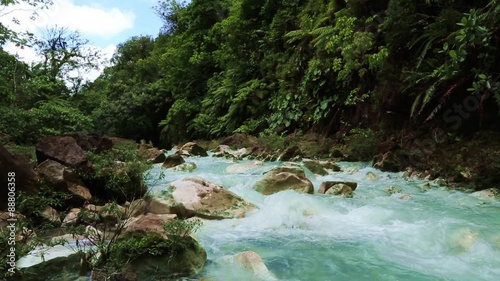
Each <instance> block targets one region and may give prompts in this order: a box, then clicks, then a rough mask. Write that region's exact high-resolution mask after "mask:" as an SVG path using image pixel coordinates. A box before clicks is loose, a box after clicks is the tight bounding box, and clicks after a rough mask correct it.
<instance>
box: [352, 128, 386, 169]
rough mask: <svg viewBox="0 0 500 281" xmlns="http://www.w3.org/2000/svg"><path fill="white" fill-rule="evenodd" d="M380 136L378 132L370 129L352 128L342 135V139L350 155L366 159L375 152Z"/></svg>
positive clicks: (369, 158)
mask: <svg viewBox="0 0 500 281" xmlns="http://www.w3.org/2000/svg"><path fill="white" fill-rule="evenodd" d="M380 137H381V136H380V133H379V132H375V131H373V130H372V129H361V128H354V129H352V130H351V131H350V132H349V134H348V135H347V136H345V137H344V141H345V143H346V145H347V148H348V150H349V152H350V154H351V156H353V157H355V158H356V159H357V160H361V161H368V160H371V158H372V157H373V156H374V155H375V154H377V147H378V143H379V141H380Z"/></svg>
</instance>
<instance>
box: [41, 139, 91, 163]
mask: <svg viewBox="0 0 500 281" xmlns="http://www.w3.org/2000/svg"><path fill="white" fill-rule="evenodd" d="M36 158H37V161H38V164H41V163H42V162H43V161H45V160H47V159H50V160H54V161H57V162H59V163H61V164H63V165H65V166H70V167H87V166H89V165H90V162H89V160H88V159H87V156H86V155H85V151H84V150H83V149H82V148H81V147H80V146H79V145H78V144H77V143H76V141H75V139H74V138H72V137H69V136H56V137H47V138H44V139H42V140H40V141H39V142H38V143H37V144H36Z"/></svg>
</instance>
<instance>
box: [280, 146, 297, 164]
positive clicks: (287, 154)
mask: <svg viewBox="0 0 500 281" xmlns="http://www.w3.org/2000/svg"><path fill="white" fill-rule="evenodd" d="M300 155H301V152H300V148H299V147H298V146H296V145H294V146H291V147H287V148H286V149H285V150H284V151H283V153H281V154H280V156H279V157H278V159H279V161H290V160H292V159H293V158H294V157H297V156H300Z"/></svg>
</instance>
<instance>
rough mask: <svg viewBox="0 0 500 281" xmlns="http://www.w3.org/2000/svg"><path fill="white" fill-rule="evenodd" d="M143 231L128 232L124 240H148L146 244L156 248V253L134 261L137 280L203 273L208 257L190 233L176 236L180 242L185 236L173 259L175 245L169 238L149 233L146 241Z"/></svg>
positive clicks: (177, 278) (138, 241) (177, 277)
mask: <svg viewBox="0 0 500 281" xmlns="http://www.w3.org/2000/svg"><path fill="white" fill-rule="evenodd" d="M144 234H145V232H144V231H139V230H138V231H129V232H127V233H126V234H125V235H124V236H123V237H121V238H120V240H121V241H124V242H126V243H129V244H132V245H136V244H138V243H142V244H144V243H146V245H145V247H146V248H148V247H155V248H154V251H155V255H150V254H147V253H146V254H144V255H141V256H140V258H137V259H134V260H133V261H132V262H131V268H130V269H131V271H132V272H134V273H135V274H136V276H137V280H179V279H180V278H182V277H192V276H195V275H197V274H199V273H200V272H201V270H202V269H203V266H204V265H205V262H206V260H207V253H206V251H205V250H204V249H203V248H202V247H201V246H200V244H199V243H198V242H197V241H196V240H195V239H194V238H192V237H191V236H183V237H178V238H176V239H177V241H179V240H180V239H182V242H174V243H177V244H178V243H182V247H178V248H177V249H176V251H175V256H174V258H172V248H171V247H168V246H166V247H165V246H163V247H162V246H158V245H169V244H168V243H165V242H167V239H171V238H170V237H169V238H165V237H163V236H162V235H159V234H156V233H151V232H149V233H148V235H149V238H148V239H147V242H144V239H143V237H144Z"/></svg>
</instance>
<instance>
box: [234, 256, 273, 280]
mask: <svg viewBox="0 0 500 281" xmlns="http://www.w3.org/2000/svg"><path fill="white" fill-rule="evenodd" d="M233 258H234V261H235V262H237V263H239V264H241V265H242V266H243V267H244V268H245V269H247V270H249V271H251V272H252V273H253V274H254V275H255V276H256V277H258V278H260V279H262V280H267V281H271V280H278V279H277V278H276V276H274V274H273V273H272V272H271V271H269V269H268V268H267V266H266V264H265V263H264V261H263V260H262V258H261V257H260V256H259V254H257V253H256V252H252V251H246V252H242V253H239V254H236V255H234V256H233Z"/></svg>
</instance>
